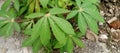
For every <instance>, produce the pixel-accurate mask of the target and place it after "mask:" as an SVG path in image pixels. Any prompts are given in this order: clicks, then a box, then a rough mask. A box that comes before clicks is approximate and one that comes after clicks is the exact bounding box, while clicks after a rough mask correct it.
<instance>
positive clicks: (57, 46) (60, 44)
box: [54, 40, 66, 48]
mask: <svg viewBox="0 0 120 53" xmlns="http://www.w3.org/2000/svg"><path fill="white" fill-rule="evenodd" d="M65 42H66V40H65ZM63 46H65V43H64V44H63V43H60V42H57V43H56V44H55V46H54V48H61V47H63Z"/></svg>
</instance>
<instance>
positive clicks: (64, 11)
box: [50, 7, 69, 14]
mask: <svg viewBox="0 0 120 53" xmlns="http://www.w3.org/2000/svg"><path fill="white" fill-rule="evenodd" d="M67 12H69V10H67V9H63V8H56V7H55V8H53V9H51V10H50V14H63V13H67Z"/></svg>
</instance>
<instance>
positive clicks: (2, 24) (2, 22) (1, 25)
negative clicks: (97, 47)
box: [0, 20, 8, 28]
mask: <svg viewBox="0 0 120 53" xmlns="http://www.w3.org/2000/svg"><path fill="white" fill-rule="evenodd" d="M7 23H8V22H7V21H5V20H0V28H2V27H4V26H5V25H6V24H7Z"/></svg>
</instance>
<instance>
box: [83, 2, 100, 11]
mask: <svg viewBox="0 0 120 53" xmlns="http://www.w3.org/2000/svg"><path fill="white" fill-rule="evenodd" d="M81 7H82V8H83V9H86V8H87V9H88V8H89V9H92V10H93V11H96V10H98V8H97V6H96V5H93V4H92V3H89V2H86V3H83V4H82V6H81Z"/></svg>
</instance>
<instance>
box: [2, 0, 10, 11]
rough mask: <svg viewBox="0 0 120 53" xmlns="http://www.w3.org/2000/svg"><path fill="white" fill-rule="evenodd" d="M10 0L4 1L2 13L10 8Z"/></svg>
mask: <svg viewBox="0 0 120 53" xmlns="http://www.w3.org/2000/svg"><path fill="white" fill-rule="evenodd" d="M10 3H11V0H5V3H4V4H3V5H2V6H1V10H2V11H6V10H7V9H8V7H9V6H10Z"/></svg>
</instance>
